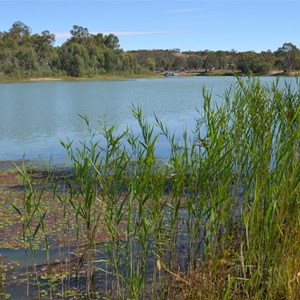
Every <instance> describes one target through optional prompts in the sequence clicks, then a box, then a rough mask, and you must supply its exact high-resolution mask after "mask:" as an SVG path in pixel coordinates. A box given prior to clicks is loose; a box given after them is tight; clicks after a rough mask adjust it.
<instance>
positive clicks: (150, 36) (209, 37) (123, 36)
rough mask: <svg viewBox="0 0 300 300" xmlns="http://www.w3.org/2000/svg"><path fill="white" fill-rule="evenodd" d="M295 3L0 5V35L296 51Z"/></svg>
mask: <svg viewBox="0 0 300 300" xmlns="http://www.w3.org/2000/svg"><path fill="white" fill-rule="evenodd" d="M299 12H300V0H131V1H127V0H110V1H108V0H86V1H82V0H52V1H51V0H33V1H27V0H9V1H6V0H0V31H8V30H9V29H10V28H11V26H12V24H13V23H14V22H16V21H21V22H23V23H24V24H26V25H27V26H29V27H30V28H31V32H32V34H34V33H38V34H40V33H41V32H42V31H44V30H49V31H50V32H51V33H53V34H55V36H56V42H55V45H61V44H62V43H64V42H65V41H66V40H67V39H68V38H69V37H70V30H71V29H72V27H73V25H79V26H82V27H86V28H87V29H88V30H89V32H90V33H91V34H96V33H99V32H100V33H103V34H109V33H113V34H115V35H117V36H118V38H119V41H120V45H121V48H122V49H124V50H125V51H128V50H139V49H148V50H152V49H174V48H177V49H180V50H181V51H189V50H191V51H199V50H212V51H217V50H233V49H234V50H236V51H239V52H241V51H256V52H260V51H267V50H271V51H276V50H277V49H278V48H279V47H281V46H282V45H283V44H284V43H286V42H290V43H293V44H294V45H296V46H297V47H298V48H300V17H299Z"/></svg>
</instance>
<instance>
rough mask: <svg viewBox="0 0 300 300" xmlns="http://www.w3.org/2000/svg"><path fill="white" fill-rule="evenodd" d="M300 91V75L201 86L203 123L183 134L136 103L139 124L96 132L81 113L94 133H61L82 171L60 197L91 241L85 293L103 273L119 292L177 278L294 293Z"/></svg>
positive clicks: (202, 286)
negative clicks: (69, 137)
mask: <svg viewBox="0 0 300 300" xmlns="http://www.w3.org/2000/svg"><path fill="white" fill-rule="evenodd" d="M299 95H300V93H299V86H298V85H297V84H295V88H292V87H291V86H288V85H286V86H283V87H282V85H280V82H279V81H278V80H277V81H274V83H273V84H271V85H264V84H262V82H261V81H260V80H259V79H257V78H248V79H245V78H237V79H236V82H235V83H234V84H233V85H232V86H231V87H230V88H229V89H228V91H226V92H225V93H224V95H223V102H222V103H221V104H218V105H217V104H216V101H215V99H214V98H213V97H212V94H211V93H209V92H207V91H206V90H205V89H204V90H203V101H204V102H203V107H202V108H201V109H198V112H199V118H198V120H195V128H193V130H191V131H187V130H186V131H185V132H183V134H182V136H181V137H178V136H177V135H175V133H172V132H170V131H169V129H168V127H167V125H165V124H164V123H163V122H162V121H161V120H160V119H159V117H158V116H155V123H153V124H151V123H149V122H148V121H147V120H146V119H145V117H144V115H143V112H142V109H141V108H140V107H135V106H133V107H132V108H131V110H132V114H133V117H134V118H135V119H136V121H137V124H138V130H134V131H133V130H132V129H131V128H127V129H126V130H125V131H123V132H120V131H119V130H118V129H117V128H116V127H115V126H113V125H111V126H108V125H106V124H100V126H99V127H97V129H96V130H94V129H93V128H92V126H91V124H90V122H89V120H88V118H87V117H84V116H83V117H82V118H83V120H84V122H85V123H86V125H87V128H88V129H89V139H88V140H86V141H83V142H82V143H81V145H79V146H76V147H75V146H74V145H73V143H72V142H71V141H67V142H63V141H62V142H61V143H62V145H63V147H65V149H66V151H67V153H68V154H69V158H70V161H71V164H72V167H73V170H74V178H72V179H69V180H68V184H69V191H68V193H69V195H67V196H65V198H60V199H61V202H62V203H64V207H65V208H64V209H65V210H67V209H68V208H67V205H68V203H69V206H70V209H72V210H73V211H74V213H75V216H76V220H75V222H76V225H77V236H78V245H79V246H82V237H83V238H84V243H83V249H81V252H82V257H81V260H80V261H81V262H84V263H83V264H81V267H83V268H85V270H86V273H85V277H86V290H85V294H86V297H90V298H93V297H96V296H95V289H99V283H97V282H95V281H96V279H95V278H97V275H98V273H99V272H104V273H105V274H106V276H107V280H108V278H112V281H111V282H110V283H109V284H106V288H105V291H104V294H106V295H109V294H110V295H111V296H112V297H116V298H119V299H126V298H130V299H148V298H153V299H155V298H158V297H159V298H161V297H163V296H166V297H171V296H170V295H172V290H170V286H172V284H171V283H172V280H173V279H174V280H175V281H176V282H180V284H183V285H187V286H188V289H189V292H188V293H187V295H189V296H190V297H191V295H194V296H193V297H196V296H195V295H197V297H198V298H201V299H202V298H203V299H214V298H215V297H217V298H220V299H222V298H224V299H229V298H231V299H241V298H246V299H248V298H249V299H274V298H291V299H297V297H298V296H299V293H300V292H299V271H300V269H299V267H300V266H299V261H300V257H299V251H298V250H297V249H299V247H298V246H299V243H300V236H299V232H300V230H299V225H300V218H299V205H300V201H299V200H300V199H299V180H300V173H299V170H300V168H299V149H300V148H299V141H300V139H299V134H300V129H299V125H300V124H299V122H300V117H299V113H300V105H299V99H300V96H299ZM159 139H165V141H166V143H168V144H169V149H170V152H169V157H168V159H167V160H165V161H163V160H161V159H160V158H159V157H157V155H156V147H157V142H158V140H159ZM29 195H31V194H30V193H29ZM28 199H32V196H30V197H29V198H28ZM63 199H64V200H63ZM24 203H25V206H24V207H25V211H26V208H27V204H26V203H27V202H26V201H25V202H24ZM30 207H32V205H31V206H30ZM33 207H35V206H34V205H33ZM28 209H29V206H28ZM36 211H37V208H36V209H33V210H31V208H30V209H29V210H28V211H27V215H26V216H27V217H26V220H27V221H26V222H27V223H28V222H29V223H30V222H31V218H32V215H33V214H35V213H36ZM20 213H21V211H20ZM22 213H23V212H22ZM39 216H40V217H42V219H43V214H42V213H39ZM42 219H41V220H40V225H39V227H41V226H42ZM103 232H105V233H107V243H106V246H105V247H104V248H101V249H102V250H101V249H100V248H99V247H98V237H99V235H101V233H103ZM100 254H104V256H105V259H102V258H101V259H99V258H98V257H99V256H100ZM104 264H105V267H104V266H103V265H104ZM197 274H198V275H199V276H198V275H197ZM196 275H197V276H198V278H199V280H198V282H197V284H196V285H193V286H192V283H191V280H192V279H189V278H192V276H196ZM189 276H190V277H189ZM197 276H196V277H197ZM97 284H98V285H97ZM178 285H179V284H178Z"/></svg>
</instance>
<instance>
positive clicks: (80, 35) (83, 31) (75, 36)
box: [70, 25, 90, 42]
mask: <svg viewBox="0 0 300 300" xmlns="http://www.w3.org/2000/svg"><path fill="white" fill-rule="evenodd" d="M70 33H71V35H72V36H71V40H72V41H76V42H81V41H83V40H84V39H86V38H87V37H89V35H90V34H89V31H88V29H87V28H84V27H82V26H78V25H73V29H71V30H70Z"/></svg>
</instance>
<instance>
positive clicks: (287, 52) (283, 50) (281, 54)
mask: <svg viewBox="0 0 300 300" xmlns="http://www.w3.org/2000/svg"><path fill="white" fill-rule="evenodd" d="M298 52H299V49H298V48H297V47H296V46H295V45H293V44H292V43H284V44H283V46H282V47H280V48H278V49H277V51H276V53H275V54H276V56H277V58H278V59H279V60H281V61H282V66H283V70H284V71H285V72H287V71H291V70H292V69H293V66H294V63H295V60H296V56H297V54H298ZM277 65H279V63H277Z"/></svg>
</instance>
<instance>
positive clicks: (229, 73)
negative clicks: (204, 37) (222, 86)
mask: <svg viewBox="0 0 300 300" xmlns="http://www.w3.org/2000/svg"><path fill="white" fill-rule="evenodd" d="M164 74H165V72H153V73H143V74H129V75H128V74H105V75H101V76H96V77H70V76H53V77H50V76H48V77H43V76H41V77H22V78H19V77H18V78H12V77H0V83H1V82H4V83H5V82H39V81H63V80H65V81H84V80H126V79H139V78H163V77H165V75H164ZM299 75H300V72H299V71H291V72H288V73H287V72H284V71H278V70H271V71H270V72H268V73H266V74H257V75H256V76H259V77H263V76H284V77H297V76H299ZM176 76H184V77H188V76H246V74H243V73H241V72H240V71H238V70H228V69H221V70H204V69H199V70H192V71H181V72H176Z"/></svg>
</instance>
